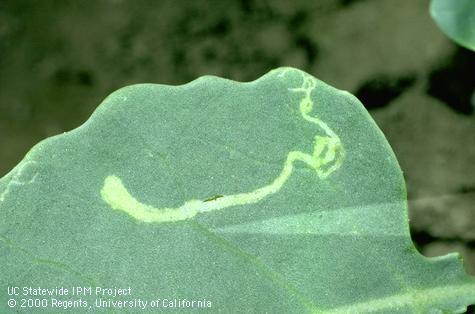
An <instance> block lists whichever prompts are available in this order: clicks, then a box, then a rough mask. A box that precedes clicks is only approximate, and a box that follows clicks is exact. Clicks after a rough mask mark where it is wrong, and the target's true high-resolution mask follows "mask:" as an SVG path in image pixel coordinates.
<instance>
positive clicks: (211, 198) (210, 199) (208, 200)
mask: <svg viewBox="0 0 475 314" xmlns="http://www.w3.org/2000/svg"><path fill="white" fill-rule="evenodd" d="M223 196H224V195H215V196H213V197H210V198H207V199H205V200H204V201H203V202H211V201H215V200H217V199H218V198H221V197H223Z"/></svg>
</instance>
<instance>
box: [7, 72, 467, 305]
mask: <svg viewBox="0 0 475 314" xmlns="http://www.w3.org/2000/svg"><path fill="white" fill-rule="evenodd" d="M304 113H305V114H304ZM312 119H313V120H312ZM315 119H318V121H320V122H322V124H320V125H316V124H318V123H316V122H315V121H317V120H315ZM325 126H326V127H327V128H328V129H329V130H330V131H329V130H326V129H325ZM331 133H334V136H336V137H333V135H331ZM316 136H320V137H322V138H326V140H325V144H326V145H325V149H323V150H322V151H321V152H320V153H321V154H320V155H319V156H321V157H322V158H326V157H328V163H325V164H324V165H320V166H318V167H313V168H312V167H311V166H309V164H308V163H305V162H302V160H297V161H296V162H295V163H293V167H292V168H286V167H285V165H286V162H287V160H288V158H289V156H291V152H301V153H302V154H306V155H309V156H312V154H313V152H314V151H315V150H316V147H317V146H318V145H317V143H318V141H316V139H315V138H316ZM332 138H333V139H337V140H338V141H337V144H338V143H340V144H341V145H342V149H337V148H335V147H337V146H338V145H336V146H331V145H329V143H330V142H331V141H330V140H329V139H332ZM331 143H334V142H331ZM333 150H334V151H333ZM332 151H333V152H334V153H335V154H332V153H331V152H332ZM332 155H333V157H332ZM311 160H319V159H318V158H315V159H312V158H311ZM334 165H337V167H335V168H333V170H334V171H331V172H329V171H328V170H329V169H332V168H331V167H333V166H334ZM286 169H287V170H288V169H290V173H289V175H288V176H287V177H286V180H284V181H285V182H283V184H281V186H279V187H276V185H273V182H276V181H275V180H276V179H278V178H280V177H281V176H282V173H285V171H286ZM111 177H116V178H120V180H121V183H122V184H123V188H124V189H126V192H127V193H125V191H123V190H121V189H120V188H119V187H120V186H119V185H117V186H112V189H108V188H107V186H108V185H107V182H108V181H107V180H108V178H111ZM113 182H114V181H113ZM115 182H118V181H115ZM267 186H271V187H272V189H270V190H266V193H264V194H265V195H264V196H263V197H262V198H261V199H259V200H257V201H255V202H248V203H246V204H237V205H236V204H234V206H226V207H223V208H218V209H215V210H211V211H209V212H203V210H202V209H203V208H212V206H211V205H206V206H205V205H204V204H208V203H211V202H216V203H217V204H219V202H223V200H229V199H230V198H229V196H233V195H234V196H235V195H241V194H242V193H244V194H246V195H248V193H252V192H256V191H260V190H259V189H260V188H263V187H267ZM0 191H1V192H0V193H1V194H0V195H1V199H0V240H1V241H0V248H1V251H2V253H1V254H0V264H1V265H3V267H2V270H1V277H0V285H1V286H2V287H6V286H20V287H21V286H33V285H41V286H43V287H55V286H64V287H68V288H71V287H73V286H91V287H95V286H99V287H108V288H112V287H120V288H122V287H130V288H131V290H132V295H131V296H123V297H116V298H114V297H107V296H104V297H103V296H97V295H92V296H85V297H84V298H83V299H84V300H86V301H87V302H88V305H91V306H92V307H94V306H95V304H96V303H95V300H96V299H99V298H101V299H111V300H133V299H141V300H144V301H147V302H148V305H149V306H150V304H151V302H152V301H153V300H157V299H161V300H163V299H168V300H173V299H178V300H182V299H185V298H186V299H188V300H204V299H205V300H207V301H209V302H211V304H212V307H211V308H206V310H207V311H215V312H218V311H222V312H241V311H243V312H247V311H250V312H265V311H267V312H278V313H302V312H350V313H354V312H368V311H382V312H391V313H395V312H401V313H406V312H407V313H410V312H440V311H449V312H461V311H463V309H464V308H465V306H466V305H468V304H470V303H473V302H475V280H474V279H473V278H471V277H469V276H467V275H466V274H465V272H464V270H463V267H462V265H461V263H460V261H459V260H458V259H457V256H456V255H448V256H444V257H438V258H425V257H423V256H421V255H419V254H418V253H417V252H416V250H415V248H414V246H413V244H412V242H411V239H410V236H409V230H408V224H407V206H406V191H405V185H404V180H403V177H402V173H401V171H400V169H399V166H398V164H397V161H396V159H395V156H394V154H393V153H392V150H391V148H390V147H389V145H388V144H387V142H386V140H385V138H384V136H383V135H382V133H381V132H380V131H379V129H378V128H377V127H376V125H375V124H374V122H373V121H372V120H371V118H370V117H369V115H368V113H367V112H366V110H365V109H364V108H363V106H362V105H361V104H360V103H359V101H358V100H356V98H355V97H353V96H351V95H350V94H348V93H346V92H342V91H339V90H336V89H334V88H333V87H330V86H328V85H326V84H325V83H323V82H321V81H319V80H316V79H314V78H313V77H311V76H309V75H308V74H306V73H304V72H301V71H298V70H296V69H291V68H284V69H278V70H274V71H272V72H270V73H268V74H267V75H265V76H263V77H262V78H260V79H258V80H256V81H253V82H250V83H238V82H234V81H230V80H225V79H221V78H218V77H211V76H206V77H202V78H199V79H197V80H195V81H193V82H191V83H188V84H186V85H182V86H166V85H152V84H143V85H134V86H130V87H126V88H124V89H121V90H119V91H117V92H115V93H113V94H112V95H110V96H109V97H108V98H107V99H106V100H105V101H104V102H103V104H102V105H101V106H100V107H99V108H98V109H97V110H96V112H95V113H94V114H93V116H92V117H91V118H90V119H89V120H88V122H86V123H85V124H84V125H83V126H81V127H80V128H78V129H76V130H73V131H71V132H68V133H66V134H63V135H60V136H56V137H53V138H50V139H47V140H45V141H43V142H41V143H40V144H38V145H37V146H35V147H34V148H33V149H32V150H31V151H30V152H29V153H28V155H27V156H26V157H25V159H24V160H23V161H22V162H21V163H20V164H19V165H18V166H17V167H16V168H15V169H14V170H12V172H10V173H9V174H8V175H7V176H6V177H4V178H3V179H1V180H0ZM114 191H115V192H116V193H115V192H114ZM268 191H271V192H269V193H267V192H268ZM256 193H257V192H256ZM127 194H129V195H127ZM132 198H133V199H132ZM248 199H249V198H247V200H248ZM190 200H194V203H193V204H200V205H202V206H201V207H199V206H198V208H201V209H198V212H193V215H192V216H191V217H184V216H186V215H184V214H182V213H184V212H185V211H186V210H189V208H190V207H189V206H184V207H180V206H182V205H183V204H191V203H187V202H189V201H190ZM254 200H256V199H254ZM130 204H132V206H130ZM208 206H211V207H208ZM131 207H132V208H131ZM124 208H125V210H124ZM127 208H129V209H130V211H127ZM163 208H171V209H174V210H179V211H178V217H181V218H179V219H171V220H172V221H162V220H163V219H162V218H163V217H164V214H159V215H158V216H157V215H156V214H155V213H157V209H160V210H162V209H163ZM139 209H143V210H144V211H145V212H144V213H143V212H142V213H141V214H137V213H138V212H139ZM180 210H181V211H180ZM147 211H148V212H147ZM160 213H163V212H160ZM173 213H176V212H173ZM188 213H189V211H188ZM134 214H137V215H135V216H134ZM147 217H148V218H147ZM150 217H155V218H156V217H158V218H157V219H155V218H153V219H152V218H150ZM149 218H150V219H149ZM147 219H149V220H147ZM161 219H162V220H161ZM0 298H1V299H0V306H4V305H5V304H6V302H7V300H8V299H9V298H10V297H9V296H7V295H6V294H4V293H2V294H1V295H0ZM69 298H71V297H69ZM162 305H163V304H162ZM109 309H110V308H109ZM148 309H149V310H150V309H151V308H148ZM187 309H188V310H190V308H187ZM6 310H8V309H6ZM113 310H117V308H114V309H113ZM129 310H130V309H129Z"/></svg>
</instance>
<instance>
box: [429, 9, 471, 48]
mask: <svg viewBox="0 0 475 314" xmlns="http://www.w3.org/2000/svg"><path fill="white" fill-rule="evenodd" d="M430 14H431V15H432V18H433V19H434V20H435V21H436V23H437V25H438V26H439V27H440V29H442V31H443V32H444V33H445V34H446V35H447V36H449V37H450V38H451V39H452V40H454V41H455V42H456V43H458V44H459V45H462V46H464V47H466V48H469V49H472V50H475V1H473V0H432V2H431V5H430Z"/></svg>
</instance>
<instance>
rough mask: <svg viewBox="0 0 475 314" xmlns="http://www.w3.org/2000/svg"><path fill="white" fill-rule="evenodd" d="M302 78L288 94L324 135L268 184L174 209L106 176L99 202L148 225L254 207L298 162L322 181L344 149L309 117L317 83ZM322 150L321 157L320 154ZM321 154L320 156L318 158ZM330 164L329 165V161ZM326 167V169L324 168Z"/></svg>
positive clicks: (291, 154)
mask: <svg viewBox="0 0 475 314" xmlns="http://www.w3.org/2000/svg"><path fill="white" fill-rule="evenodd" d="M289 70H290V69H284V70H280V71H281V72H280V73H279V74H278V76H279V77H283V76H284V75H285V74H286V73H287V72H288V71H289ZM292 71H295V72H296V73H300V74H301V75H302V78H303V83H302V86H300V87H298V88H289V90H290V91H292V92H300V93H304V97H303V98H302V99H301V101H300V104H299V109H300V113H301V115H302V117H303V118H304V119H305V120H306V121H308V122H310V123H313V124H316V125H317V126H318V127H320V128H321V129H323V131H324V132H325V133H326V135H327V136H318V135H317V136H315V139H314V150H313V154H312V155H310V154H306V153H304V152H301V151H291V152H289V154H288V155H287V159H286V161H285V163H284V167H283V169H282V172H281V173H280V175H279V176H278V177H277V178H276V179H275V180H274V181H272V182H271V183H270V184H268V185H266V186H263V187H261V188H258V189H256V190H254V191H251V192H247V193H238V194H233V195H222V196H221V195H220V196H219V198H218V197H217V198H215V199H212V200H204V201H203V200H197V199H192V200H189V201H187V202H185V203H184V204H183V205H181V206H180V207H177V208H156V207H153V206H150V205H147V204H143V203H141V202H140V201H138V200H137V199H135V197H133V196H132V195H131V194H130V193H129V191H128V190H127V188H126V187H125V186H124V184H123V183H122V180H121V179H120V178H119V177H117V176H115V175H110V176H108V177H107V178H106V179H105V180H104V185H103V187H102V190H101V196H102V199H103V200H104V201H105V202H106V203H107V204H109V205H110V206H111V207H112V208H113V209H116V210H120V211H122V212H124V213H126V214H128V215H130V216H131V217H133V218H135V219H137V220H139V221H142V222H148V223H152V222H154V223H161V222H173V221H180V220H185V219H189V218H192V217H194V216H196V215H197V214H199V213H204V212H211V211H216V210H220V209H223V208H227V207H231V206H238V205H246V204H254V203H257V202H259V201H261V200H262V199H264V198H265V197H267V196H269V195H272V194H274V193H277V192H278V191H279V190H280V189H281V188H282V186H283V185H284V184H285V182H286V181H287V180H288V178H289V177H290V175H291V174H292V172H293V169H294V162H296V161H301V162H304V163H306V164H307V165H308V166H309V167H310V168H312V169H313V170H315V172H316V173H317V175H318V177H319V178H320V179H326V178H327V177H328V176H329V175H330V174H331V173H333V172H334V171H335V170H337V169H338V168H340V166H341V164H342V162H343V159H344V155H345V152H344V149H343V146H342V143H341V141H340V138H339V137H338V136H337V135H336V134H335V133H334V132H333V131H332V130H331V129H330V128H329V127H328V125H327V124H326V123H325V122H323V121H322V120H320V119H319V118H317V117H312V116H310V115H309V113H310V112H311V111H312V110H313V105H314V104H313V101H312V98H311V93H312V91H313V90H314V89H315V87H316V84H317V81H316V79H315V78H313V77H311V76H310V75H308V74H305V73H303V72H300V71H298V70H292ZM325 149H326V152H325V154H323V153H324V151H325ZM321 155H323V156H321ZM333 161H334V164H333V165H331V166H329V164H330V163H331V162H333ZM327 166H329V167H328V168H327V169H325V167H327Z"/></svg>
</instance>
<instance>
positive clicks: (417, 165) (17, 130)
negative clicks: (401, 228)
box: [0, 0, 475, 274]
mask: <svg viewBox="0 0 475 314" xmlns="http://www.w3.org/2000/svg"><path fill="white" fill-rule="evenodd" d="M428 6H429V1H427V0H320V1H301V0H292V1H288V0H279V1H263V0H262V1H257V0H255V1H253V0H242V1H223V0H220V1H197V0H195V1H177V0H175V1H151V0H134V1H126V0H94V1H92V0H90V1H84V0H76V1H73V0H57V1H54V0H37V1H35V0H30V1H26V0H8V1H5V0H0V177H1V176H3V175H4V174H6V173H7V172H8V171H9V170H10V169H11V168H12V167H13V166H14V165H15V164H17V163H18V162H19V161H20V160H21V159H22V158H23V156H24V155H25V153H26V152H27V151H28V150H29V149H30V148H31V147H32V146H33V145H34V144H35V143H37V142H38V141H40V140H42V139H44V138H46V137H48V136H52V135H55V134H59V133H61V132H64V131H68V130H71V129H73V128H75V127H77V126H79V125H80V124H82V123H83V122H84V121H85V120H86V119H87V118H88V117H89V115H90V114H91V113H92V111H93V110H94V109H95V108H96V107H97V105H98V104H99V103H100V102H101V100H102V99H104V98H105V97H106V96H107V95H108V94H110V93H111V92H112V91H114V90H116V89H118V88H120V87H123V86H125V85H129V84H133V83H144V82H151V83H162V84H182V83H185V82H188V81H190V80H193V79H194V78H196V77H198V76H201V75H204V74H215V75H219V76H223V77H227V78H231V79H234V80H239V81H249V80H254V79H256V78H258V77H260V76H261V75H263V74H264V73H266V72H267V71H269V70H270V69H272V68H275V67H278V66H283V65H291V66H295V67H298V68H300V69H303V70H305V71H307V72H309V73H311V74H313V75H314V76H316V77H318V78H320V79H321V80H324V81H326V82H327V83H329V84H331V85H333V86H335V87H337V88H340V89H345V90H348V91H350V92H352V93H354V94H356V95H357V96H358V98H360V100H361V101H362V102H363V103H364V104H365V105H366V106H367V108H368V109H369V110H370V113H371V115H372V116H373V117H374V119H375V120H376V122H377V124H378V125H379V126H380V128H381V129H382V130H383V132H384V133H385V135H386V136H387V138H388V141H389V142H390V144H391V145H392V147H393V149H394V151H395V153H396V155H397V157H398V159H399V161H400V164H401V167H402V169H403V171H404V175H405V177H406V180H407V186H408V194H409V205H410V215H411V228H412V234H413V238H414V240H415V241H416V243H417V245H418V247H419V249H420V251H421V252H422V253H423V254H425V255H429V256H432V255H440V254H445V253H447V252H449V251H459V252H460V253H461V254H462V255H463V256H464V259H465V263H466V267H467V270H468V271H469V272H470V273H471V274H475V115H474V113H473V111H474V106H475V94H474V87H475V53H474V52H470V51H467V50H465V49H463V48H461V47H458V46H456V45H455V44H453V43H452V42H451V41H450V40H449V39H448V38H446V37H445V36H444V35H443V34H442V32H441V31H440V30H439V29H438V28H437V27H436V25H435V23H434V22H433V21H432V20H431V18H430V16H429V13H428Z"/></svg>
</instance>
